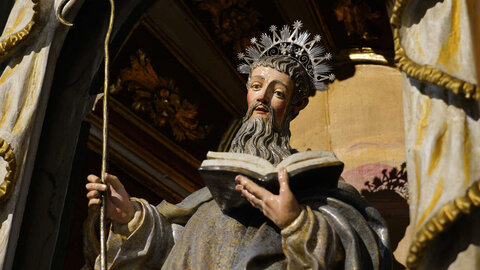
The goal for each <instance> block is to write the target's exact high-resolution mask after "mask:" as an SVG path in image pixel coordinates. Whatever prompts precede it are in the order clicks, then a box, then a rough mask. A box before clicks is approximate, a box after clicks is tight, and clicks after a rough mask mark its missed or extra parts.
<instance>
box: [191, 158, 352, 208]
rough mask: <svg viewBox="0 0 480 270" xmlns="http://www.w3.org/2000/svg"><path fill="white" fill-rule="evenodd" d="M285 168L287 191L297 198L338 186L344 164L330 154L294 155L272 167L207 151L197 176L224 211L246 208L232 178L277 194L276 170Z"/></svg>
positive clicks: (248, 159) (264, 162)
mask: <svg viewBox="0 0 480 270" xmlns="http://www.w3.org/2000/svg"><path fill="white" fill-rule="evenodd" d="M281 167H285V168H286V169H287V172H288V175H289V178H290V188H291V190H292V192H293V193H294V195H295V196H296V198H297V199H300V198H301V196H308V195H312V194H311V193H312V192H315V191H318V190H319V189H321V188H332V187H336V186H337V182H338V179H339V177H340V174H341V173H342V170H343V163H342V162H341V161H340V160H338V158H337V157H336V156H335V155H334V154H333V153H332V152H329V151H307V152H300V153H295V154H293V155H291V156H289V157H287V158H285V159H284V160H282V162H280V163H279V164H278V165H277V166H273V165H272V164H271V163H270V162H269V161H267V160H265V159H263V158H260V157H257V156H254V155H250V154H240V153H228V152H208V153H207V159H206V160H204V161H203V162H202V165H201V166H200V168H199V169H198V170H199V173H200V175H201V177H202V178H203V181H204V182H205V185H206V186H207V187H208V189H209V190H210V192H211V193H212V195H213V197H214V198H215V200H216V201H217V203H218V205H219V207H220V208H221V209H222V211H223V212H230V211H232V210H234V209H238V208H243V207H245V206H249V203H248V202H247V201H246V200H245V199H244V198H242V197H241V195H240V193H239V192H237V191H236V190H235V185H236V182H235V177H236V176H237V175H239V174H242V175H244V176H247V177H249V178H250V179H251V180H252V181H254V182H255V183H257V184H258V185H260V186H262V187H264V188H266V189H267V190H269V191H270V192H272V193H274V194H278V190H279V184H278V180H277V177H278V168H281Z"/></svg>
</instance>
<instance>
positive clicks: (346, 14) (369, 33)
mask: <svg viewBox="0 0 480 270" xmlns="http://www.w3.org/2000/svg"><path fill="white" fill-rule="evenodd" d="M333 11H334V12H335V16H336V17H337V21H343V24H344V25H345V30H346V31H347V35H349V36H351V35H358V36H360V37H361V38H363V39H365V40H373V39H378V37H379V35H378V33H376V29H374V28H373V27H372V22H373V21H375V20H377V19H379V18H380V16H381V12H380V11H379V10H377V9H376V8H375V7H374V6H372V4H371V3H369V2H368V1H364V0H340V1H337V2H336V4H335V5H334V8H333Z"/></svg>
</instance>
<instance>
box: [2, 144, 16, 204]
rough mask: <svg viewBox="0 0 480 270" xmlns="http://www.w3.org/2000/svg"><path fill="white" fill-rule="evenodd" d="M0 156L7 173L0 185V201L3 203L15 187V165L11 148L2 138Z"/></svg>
mask: <svg viewBox="0 0 480 270" xmlns="http://www.w3.org/2000/svg"><path fill="white" fill-rule="evenodd" d="M0 156H1V157H2V158H3V159H5V161H6V162H7V164H6V166H5V168H6V170H7V173H6V174H5V178H4V179H3V182H2V184H1V185H0V201H4V200H6V199H7V198H8V197H9V196H10V194H11V193H12V191H13V187H14V186H15V181H16V178H15V172H16V169H17V163H16V161H15V153H14V152H13V149H12V147H11V146H10V144H9V143H7V142H6V141H5V140H3V139H2V138H0Z"/></svg>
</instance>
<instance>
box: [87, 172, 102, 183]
mask: <svg viewBox="0 0 480 270" xmlns="http://www.w3.org/2000/svg"><path fill="white" fill-rule="evenodd" d="M87 180H88V182H90V183H100V182H102V179H100V178H99V177H98V176H96V175H94V174H90V175H89V176H87Z"/></svg>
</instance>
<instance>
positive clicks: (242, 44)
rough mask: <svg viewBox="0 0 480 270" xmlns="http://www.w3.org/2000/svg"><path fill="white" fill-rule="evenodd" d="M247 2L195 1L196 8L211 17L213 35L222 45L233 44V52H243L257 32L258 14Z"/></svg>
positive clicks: (238, 0)
mask: <svg viewBox="0 0 480 270" xmlns="http://www.w3.org/2000/svg"><path fill="white" fill-rule="evenodd" d="M249 2H250V1H248V0H230V1H227V0H196V3H197V7H198V8H199V9H200V10H205V11H208V12H209V13H210V15H211V16H212V23H213V25H214V26H215V35H216V36H217V37H218V38H219V39H220V41H221V42H222V43H223V44H231V43H233V49H234V51H243V50H244V49H245V48H246V47H247V46H248V44H249V37H250V36H251V35H252V34H255V33H256V32H257V29H256V25H257V23H258V22H259V18H260V12H258V11H257V10H255V9H254V8H252V7H250V6H249Z"/></svg>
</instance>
